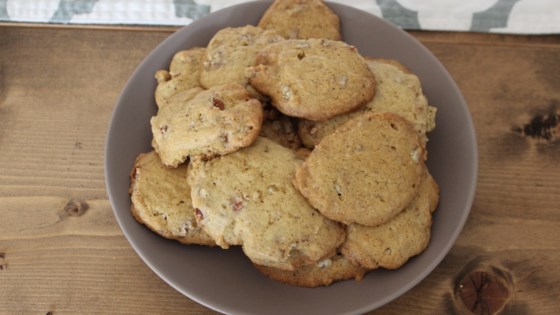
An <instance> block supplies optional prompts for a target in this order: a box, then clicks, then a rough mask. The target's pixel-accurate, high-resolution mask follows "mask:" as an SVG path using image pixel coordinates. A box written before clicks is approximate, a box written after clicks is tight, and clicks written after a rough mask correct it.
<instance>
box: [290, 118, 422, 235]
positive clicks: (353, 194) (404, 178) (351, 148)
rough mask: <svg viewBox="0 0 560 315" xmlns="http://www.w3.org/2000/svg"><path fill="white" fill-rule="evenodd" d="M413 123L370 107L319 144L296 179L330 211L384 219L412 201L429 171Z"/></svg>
mask: <svg viewBox="0 0 560 315" xmlns="http://www.w3.org/2000/svg"><path fill="white" fill-rule="evenodd" d="M422 151H423V149H422V146H421V144H420V141H419V139H418V135H417V134H416V131H415V130H414V127H413V126H412V124H411V123H410V122H409V121H408V120H406V119H405V118H402V117H401V116H398V115H396V114H392V113H373V112H370V113H366V114H363V115H361V116H358V117H357V118H355V119H353V120H351V121H349V122H348V123H346V124H344V125H343V126H341V127H340V128H338V129H337V130H336V131H335V132H333V133H332V134H330V135H329V136H327V137H325V138H323V140H321V142H320V143H319V144H318V145H317V146H315V149H314V150H313V151H312V152H311V154H310V155H309V157H308V158H307V159H306V160H305V162H304V163H303V165H302V166H301V167H299V168H298V170H297V171H296V176H295V178H294V185H295V186H296V187H297V189H298V190H299V191H300V192H301V193H302V194H303V195H304V196H305V197H306V198H307V199H308V200H309V202H310V203H311V205H313V207H315V208H316V209H318V210H319V211H320V212H321V213H322V214H323V215H325V216H326V217H328V218H330V219H332V220H335V221H339V222H343V223H345V224H351V223H358V224H362V225H367V226H375V225H379V224H383V223H385V222H387V221H389V220H390V219H391V218H393V217H394V216H395V215H397V214H398V213H399V212H401V211H402V210H403V209H404V208H405V207H407V206H408V205H409V204H410V203H411V202H412V200H413V199H414V197H415V196H416V194H417V192H418V187H419V186H420V183H421V181H422V178H423V176H424V170H425V165H424V159H423V154H422Z"/></svg>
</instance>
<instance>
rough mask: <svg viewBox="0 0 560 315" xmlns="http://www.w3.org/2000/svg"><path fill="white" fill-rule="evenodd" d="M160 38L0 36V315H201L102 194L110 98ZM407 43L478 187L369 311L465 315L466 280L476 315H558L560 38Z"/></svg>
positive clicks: (123, 32)
mask: <svg viewBox="0 0 560 315" xmlns="http://www.w3.org/2000/svg"><path fill="white" fill-rule="evenodd" d="M172 31H173V29H170V28H164V29H151V30H150V31H147V30H145V29H87V28H86V29H84V28H41V27H23V26H2V27H0V218H1V219H0V292H1V294H0V314H47V313H48V312H52V314H77V313H103V314H109V313H110V314H133V313H160V314H161V313H165V314H175V313H181V314H185V313H186V314H201V313H202V314H212V313H214V312H212V311H210V310H208V309H207V308H205V307H203V306H201V305H199V304H197V303H195V302H193V301H191V300H189V299H188V298H186V297H184V296H182V295H181V294H180V293H178V292H177V291H175V290H174V289H173V288H171V287H170V286H168V285H167V284H165V283H164V282H163V281H162V280H160V279H159V278H158V277H157V276H156V275H155V274H154V273H153V272H152V271H150V270H149V268H148V267H147V266H146V265H144V263H143V262H142V261H141V260H140V259H139V257H138V256H137V255H136V254H135V252H134V251H133V250H132V248H131V247H130V245H129V244H128V242H127V241H126V240H125V238H124V236H123V235H122V232H121V231H120V229H119V227H118V225H117V223H116V221H115V219H114V216H113V214H112V210H111V206H110V204H109V201H108V199H107V194H106V190H105V185H104V177H103V150H104V142H105V135H106V130H107V127H108V122H109V118H110V115H111V112H112V110H113V107H114V104H115V102H116V99H117V97H118V94H119V93H120V91H121V89H122V88H123V86H124V84H125V82H126V80H127V79H128V77H129V76H130V74H131V73H132V71H133V70H134V68H135V67H136V66H137V65H138V64H139V63H140V61H141V60H142V59H143V58H144V57H145V56H146V55H147V53H149V52H150V51H151V50H152V49H153V48H154V47H155V46H156V45H157V44H158V43H159V42H160V41H162V40H163V39H164V38H166V37H167V36H168V35H170V34H171V32H172ZM412 34H413V35H414V36H415V37H416V38H418V39H419V40H420V41H422V42H423V43H424V44H425V45H426V46H427V47H428V48H429V49H430V50H431V51H432V52H433V53H434V54H435V55H436V56H437V57H438V58H439V59H440V60H441V61H442V62H443V64H444V65H445V66H446V67H447V69H448V70H449V71H450V73H451V75H452V76H453V77H454V79H455V80H456V81H457V83H458V85H459V87H460V89H461V90H462V92H463V93H464V96H465V98H466V100H467V103H468V104H469V110H470V112H471V114H472V116H473V119H474V123H475V127H476V131H477V138H478V143H479V153H480V173H479V179H478V189H477V193H476V197H475V202H474V206H473V209H472V214H471V216H470V218H469V220H468V222H467V225H466V227H465V229H464V231H463V233H462V234H461V236H460V238H459V239H458V241H457V243H456V245H455V246H454V247H453V249H452V250H451V252H450V254H449V255H448V256H447V257H446V258H445V259H444V261H443V262H442V263H441V264H440V265H439V266H438V267H437V268H436V270H435V271H434V272H433V273H431V274H430V275H429V276H428V277H427V278H426V279H425V280H424V281H422V282H421V283H420V284H419V285H418V286H416V287H415V288H413V289H412V290H411V291H409V292H408V293H406V294H405V295H403V296H402V297H400V298H399V299H397V300H395V301H393V302H392V303H390V304H388V305H386V306H384V307H382V308H381V309H379V310H377V311H374V312H372V314H407V313H425V314H442V313H446V314H469V313H470V311H469V310H468V309H467V308H468V307H466V306H465V305H463V303H462V302H461V294H463V295H464V294H467V293H468V292H469V291H468V290H467V287H466V284H467V282H465V281H467V280H469V279H470V278H469V276H472V275H475V276H480V275H482V274H484V279H489V280H488V281H494V282H493V284H492V285H488V286H486V287H485V288H486V289H484V290H485V291H484V290H483V291H484V292H489V288H496V287H497V288H500V286H503V287H505V289H506V290H507V291H508V295H507V297H506V298H503V297H502V296H501V295H499V293H500V292H498V291H500V290H497V291H496V290H494V291H493V292H490V293H488V294H487V295H484V298H482V299H480V301H479V302H480V303H482V304H479V308H478V309H475V310H476V311H477V312H479V313H480V312H482V311H478V310H483V309H484V307H483V306H481V305H485V304H484V303H486V304H488V303H490V304H488V305H495V304H492V303H497V302H496V301H497V300H500V299H501V301H502V302H505V305H503V307H502V308H501V312H502V313H503V314H550V313H554V312H555V311H558V310H559V309H560V302H559V301H560V286H558V285H557V283H559V282H560V266H559V265H558V261H559V260H560V245H559V243H558V239H559V238H560V163H558V162H559V161H560V139H559V138H558V137H559V135H560V130H558V127H557V125H555V124H554V120H553V119H552V118H551V117H555V115H556V117H557V116H558V115H559V114H560V108H559V106H560V89H559V87H560V36H542V37H540V36H510V35H489V34H475V33H470V34H465V33H445V32H413V33H412ZM547 119H548V120H547ZM546 122H548V125H547V124H546ZM527 126H529V127H527ZM539 128H540V129H539ZM541 129H542V130H549V131H550V133H551V135H552V136H551V137H549V139H547V138H546V137H543V136H542V134H543V133H542V132H544V131H542V130H541ZM541 131H542V132H541ZM544 134H546V133H544ZM477 279H478V280H477V282H475V283H478V284H480V283H481V281H480V279H482V278H477ZM471 289H472V288H471ZM465 292H467V293H465ZM481 292H482V291H481ZM485 294H486V293H485ZM470 306H472V305H470ZM492 307H494V306H492ZM492 307H491V308H488V309H490V310H496V309H495V308H492Z"/></svg>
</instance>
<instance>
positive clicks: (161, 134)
mask: <svg viewBox="0 0 560 315" xmlns="http://www.w3.org/2000/svg"><path fill="white" fill-rule="evenodd" d="M262 119H263V113H262V106H261V103H260V102H259V101H258V100H256V99H251V98H250V96H249V93H248V92H247V90H246V89H245V88H244V87H243V86H241V85H239V84H227V85H222V86H217V87H214V88H211V89H209V90H204V91H202V92H199V93H198V94H196V96H194V97H193V98H192V99H190V100H188V101H186V102H185V101H177V102H173V103H169V104H167V105H166V106H164V107H162V108H160V109H159V111H158V113H157V115H156V116H154V117H152V119H151V121H150V123H151V126H152V133H153V139H152V146H153V147H154V149H155V150H156V151H157V152H158V154H159V156H160V158H161V161H162V162H163V164H165V165H166V166H168V167H177V165H179V164H180V163H182V162H184V161H185V160H186V159H187V158H188V157H201V158H212V157H214V156H217V155H223V154H227V153H230V152H233V151H236V150H238V149H239V148H242V147H246V146H248V145H250V144H251V143H253V141H254V140H255V139H256V137H257V136H258V135H259V132H260V129H261V126H262Z"/></svg>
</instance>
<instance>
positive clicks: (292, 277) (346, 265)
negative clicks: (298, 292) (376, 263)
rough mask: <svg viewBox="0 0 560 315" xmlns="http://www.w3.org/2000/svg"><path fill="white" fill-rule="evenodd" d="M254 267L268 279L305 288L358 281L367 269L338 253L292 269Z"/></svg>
mask: <svg viewBox="0 0 560 315" xmlns="http://www.w3.org/2000/svg"><path fill="white" fill-rule="evenodd" d="M255 267H256V268H257V270H259V271H260V272H261V273H263V274H264V275H266V276H267V277H269V278H270V279H273V280H276V281H280V282H282V283H285V284H289V285H295V286H298V287H306V288H315V287H319V286H328V285H331V284H332V283H333V282H337V281H342V280H348V279H354V280H356V281H360V280H362V279H363V277H364V275H365V274H366V272H368V270H369V269H367V268H364V267H362V266H360V265H356V264H353V263H352V262H350V261H349V260H348V259H346V258H345V257H344V256H342V255H340V254H337V255H335V256H333V257H331V258H327V259H324V260H322V261H320V262H318V263H316V264H311V265H306V266H302V267H301V268H298V269H296V270H293V271H290V270H281V269H277V268H273V267H266V266H260V265H255Z"/></svg>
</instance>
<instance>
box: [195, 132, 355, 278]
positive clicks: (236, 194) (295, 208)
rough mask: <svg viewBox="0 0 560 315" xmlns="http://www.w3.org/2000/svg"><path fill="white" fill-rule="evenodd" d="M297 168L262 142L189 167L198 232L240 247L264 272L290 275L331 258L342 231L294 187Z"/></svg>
mask: <svg viewBox="0 0 560 315" xmlns="http://www.w3.org/2000/svg"><path fill="white" fill-rule="evenodd" d="M300 164H301V160H300V159H299V158H297V157H296V155H295V153H294V152H293V151H292V150H290V149H288V148H285V147H283V146H281V145H279V144H277V143H275V142H272V141H271V140H268V139H266V138H262V137H259V138H258V139H257V141H256V142H255V143H254V144H253V145H251V146H250V147H247V148H243V149H242V150H239V151H236V152H234V153H231V154H228V155H225V156H221V157H216V158H214V159H211V160H208V161H203V160H196V161H194V162H192V163H190V164H189V167H190V168H189V175H188V180H189V184H190V185H191V187H192V190H191V198H192V200H193V207H194V208H195V211H196V213H197V222H198V224H199V226H201V227H202V228H203V229H204V230H205V231H206V232H207V233H208V234H209V235H210V236H212V238H213V239H214V240H215V241H216V244H218V245H219V246H221V247H222V248H228V247H229V246H232V245H241V246H242V247H243V251H244V252H245V254H246V255H247V256H248V257H249V258H250V259H251V261H252V262H253V263H256V264H259V265H263V266H269V267H275V268H279V269H283V270H294V269H296V268H298V267H300V266H302V265H306V264H311V263H316V262H318V261H320V260H322V259H324V258H325V257H330V256H332V255H334V253H335V251H336V248H337V247H338V246H339V245H340V244H341V243H342V242H343V241H344V238H345V231H344V228H343V227H342V226H340V224H338V223H336V222H333V221H331V220H329V219H327V218H325V217H324V216H322V215H321V214H320V213H319V212H317V211H316V210H315V209H313V207H311V205H310V204H309V203H308V202H307V200H305V198H304V197H303V196H302V195H301V194H299V193H298V192H297V190H296V189H295V188H294V187H293V185H292V178H293V176H294V172H295V169H296V168H297V167H298V166H299V165H300Z"/></svg>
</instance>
